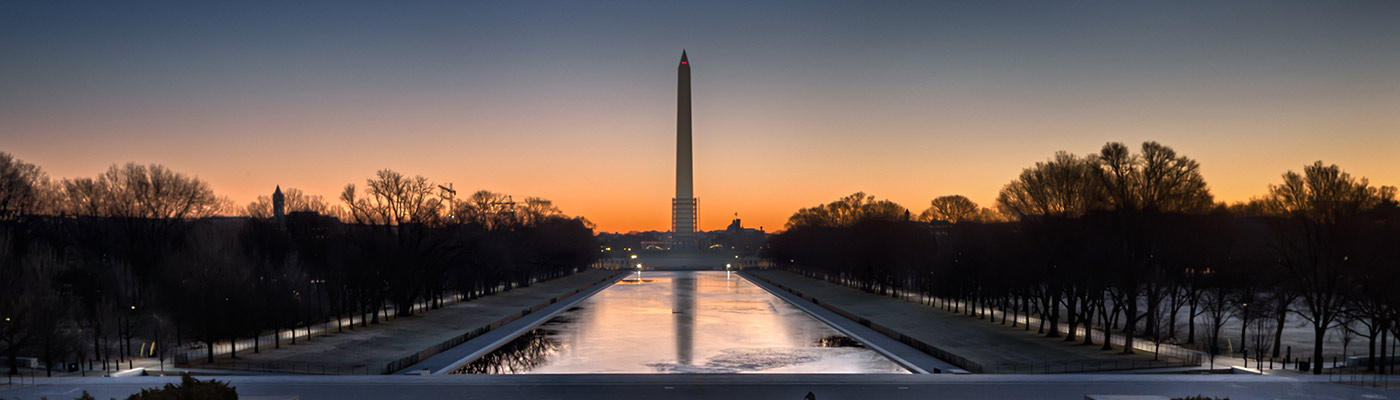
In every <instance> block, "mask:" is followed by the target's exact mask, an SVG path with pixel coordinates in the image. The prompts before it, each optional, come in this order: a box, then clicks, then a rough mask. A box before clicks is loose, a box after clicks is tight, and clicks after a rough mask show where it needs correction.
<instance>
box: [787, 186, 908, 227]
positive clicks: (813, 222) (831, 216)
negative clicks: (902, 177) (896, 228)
mask: <svg viewBox="0 0 1400 400" xmlns="http://www.w3.org/2000/svg"><path fill="white" fill-rule="evenodd" d="M908 214H909V209H907V208H904V207H902V206H900V205H899V204H896V203H894V202H892V201H889V200H876V199H875V196H872V195H867V194H865V192H856V193H853V194H851V195H850V196H846V197H842V198H841V199H839V200H836V201H833V202H831V203H828V204H822V205H818V206H815V207H809V208H803V209H800V210H798V211H797V212H796V213H794V214H793V215H792V217H789V218H788V222H787V227H788V229H791V228H793V227H798V226H827V227H837V226H851V225H854V224H856V223H857V222H862V221H873V220H881V221H904V220H906V219H907V215H908Z"/></svg>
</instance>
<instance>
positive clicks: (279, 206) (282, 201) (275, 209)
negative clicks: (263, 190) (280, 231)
mask: <svg viewBox="0 0 1400 400" xmlns="http://www.w3.org/2000/svg"><path fill="white" fill-rule="evenodd" d="M272 219H273V220H274V221H276V222H277V226H280V227H286V226H287V196H284V195H282V185H277V190H276V191H273V192H272Z"/></svg>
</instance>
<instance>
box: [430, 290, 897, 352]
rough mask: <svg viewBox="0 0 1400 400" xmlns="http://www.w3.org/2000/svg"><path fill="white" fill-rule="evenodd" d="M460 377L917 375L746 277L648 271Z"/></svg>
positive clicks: (585, 302)
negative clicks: (470, 375) (741, 374)
mask: <svg viewBox="0 0 1400 400" xmlns="http://www.w3.org/2000/svg"><path fill="white" fill-rule="evenodd" d="M455 373H461V374H522V373H540V374H550V373H566V374H570V373H909V371H907V370H905V369H904V368H901V367H900V366H899V365H897V364H895V363H894V362H893V361H890V360H889V359H887V358H885V357H884V356H882V355H880V354H879V353H877V352H875V351H874V350H871V349H869V348H866V347H864V346H862V345H861V344H860V343H859V342H857V341H855V340H852V339H851V338H849V337H847V336H845V335H843V334H841V333H840V332H838V331H836V330H835V329H832V328H831V327H830V326H827V325H826V324H825V323H822V322H821V321H818V320H816V319H815V318H812V316H810V315H807V313H805V312H803V311H801V310H798V309H797V308H796V307H793V306H792V305H790V304H787V303H786V302H784V301H783V300H782V299H779V298H777V297H775V296H773V295H771V294H769V293H768V292H766V291H764V290H763V289H761V288H759V287H757V286H754V285H753V284H752V283H750V282H748V281H747V280H744V279H743V278H740V277H739V276H738V275H737V274H730V273H728V272H721V271H703V272H642V273H640V274H637V273H634V274H631V275H629V276H628V277H627V278H626V279H623V280H622V281H619V282H618V283H617V284H616V285H613V286H612V287H610V288H608V289H606V290H603V291H601V292H599V293H598V294H595V295H593V297H591V298H589V299H587V300H584V301H583V302H581V303H579V304H578V305H577V306H576V307H574V308H571V309H569V310H568V311H566V312H564V313H561V314H559V315H557V316H555V317H554V318H553V319H551V320H549V321H548V322H546V323H544V324H543V325H540V327H538V328H536V329H534V330H532V331H530V332H527V333H525V334H523V335H521V336H520V337H519V338H517V339H515V340H514V341H512V342H510V343H508V344H506V345H504V346H502V347H501V348H500V349H497V350H496V351H494V352H491V353H489V354H487V355H485V356H483V357H481V358H479V359H477V360H476V361H473V362H471V363H469V364H467V365H465V366H463V367H462V368H460V369H458V370H457V371H455Z"/></svg>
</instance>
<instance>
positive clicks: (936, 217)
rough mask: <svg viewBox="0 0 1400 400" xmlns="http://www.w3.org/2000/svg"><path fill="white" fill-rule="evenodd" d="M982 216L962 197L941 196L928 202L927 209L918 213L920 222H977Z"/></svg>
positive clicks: (973, 205)
mask: <svg viewBox="0 0 1400 400" xmlns="http://www.w3.org/2000/svg"><path fill="white" fill-rule="evenodd" d="M981 216H982V210H981V208H980V207H978V206H977V203H973V202H972V200H968V199H967V197H963V196H962V195H958V194H955V195H951V196H941V197H938V198H935V199H933V201H931V202H930V204H929V208H928V209H927V210H924V212H922V213H919V220H920V221H925V222H928V221H948V222H950V223H954V224H956V223H958V222H961V221H977V220H980V219H981Z"/></svg>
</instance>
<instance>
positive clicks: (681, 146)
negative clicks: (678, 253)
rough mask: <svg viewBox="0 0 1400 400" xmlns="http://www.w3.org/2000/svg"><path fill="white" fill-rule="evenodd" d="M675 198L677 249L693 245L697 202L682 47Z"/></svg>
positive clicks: (687, 78)
mask: <svg viewBox="0 0 1400 400" xmlns="http://www.w3.org/2000/svg"><path fill="white" fill-rule="evenodd" d="M676 76H677V81H676V197H675V198H673V199H671V240H672V241H673V242H675V243H674V246H675V247H677V248H693V247H695V246H696V237H695V229H696V221H697V217H696V214H698V213H699V212H698V209H699V207H700V201H699V200H698V199H696V198H695V191H694V187H693V184H692V183H693V180H692V176H693V175H694V173H693V171H692V168H691V159H690V60H687V59H686V57H685V50H681V64H680V66H679V67H678V68H677V71H676Z"/></svg>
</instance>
